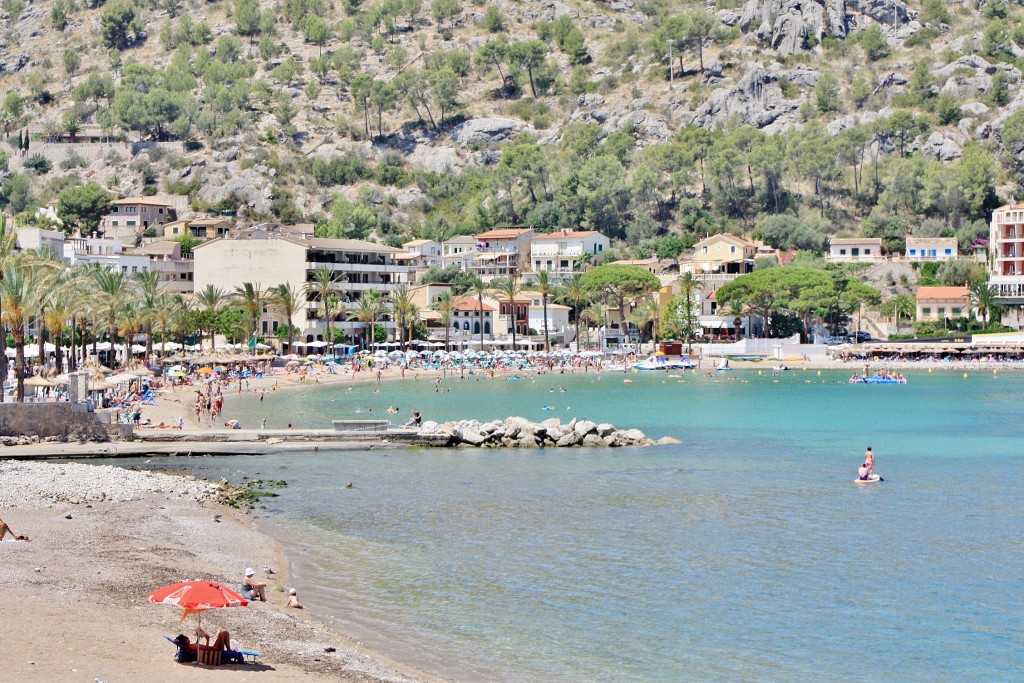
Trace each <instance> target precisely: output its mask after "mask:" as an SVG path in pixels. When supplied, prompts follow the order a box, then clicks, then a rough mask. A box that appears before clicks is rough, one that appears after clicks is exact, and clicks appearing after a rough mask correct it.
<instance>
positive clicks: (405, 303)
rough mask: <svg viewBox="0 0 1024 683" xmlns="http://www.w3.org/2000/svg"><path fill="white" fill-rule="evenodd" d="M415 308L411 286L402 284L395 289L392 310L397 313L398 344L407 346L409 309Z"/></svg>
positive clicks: (392, 294) (392, 296) (392, 295)
mask: <svg viewBox="0 0 1024 683" xmlns="http://www.w3.org/2000/svg"><path fill="white" fill-rule="evenodd" d="M411 306H413V303H412V295H411V294H410V293H409V285H407V284H405V283H402V284H400V285H398V286H397V287H395V291H394V292H392V293H391V308H392V310H393V311H394V312H395V322H396V326H397V328H398V330H397V331H398V342H399V343H400V344H402V345H403V346H404V345H405V341H406V337H405V328H406V321H407V320H408V319H409V309H410V307H411Z"/></svg>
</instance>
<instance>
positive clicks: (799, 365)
mask: <svg viewBox="0 0 1024 683" xmlns="http://www.w3.org/2000/svg"><path fill="white" fill-rule="evenodd" d="M717 361H718V359H717V358H711V357H705V358H704V359H702V360H701V361H700V367H699V370H700V371H701V372H704V371H707V370H712V369H713V368H714V367H715V364H716V363H717ZM780 364H782V365H785V366H786V367H788V368H790V369H791V370H808V371H810V370H843V371H849V372H850V374H851V375H852V374H854V373H863V371H864V368H865V367H866V368H868V369H869V371H871V372H874V371H877V370H899V371H905V370H921V371H926V372H927V371H935V372H958V373H963V372H968V373H972V372H973V373H977V372H985V373H991V372H992V371H993V370H996V371H998V372H1005V371H1022V370H1024V363H1021V362H1011V361H987V360H955V361H944V360H890V359H869V360H863V359H849V360H838V359H824V358H812V359H809V360H803V359H799V360H797V359H787V360H784V361H777V360H774V359H765V360H762V361H737V360H733V361H730V365H731V367H732V369H733V370H734V371H737V372H742V371H752V372H756V371H758V370H761V371H762V372H770V371H771V370H772V368H773V367H774V366H777V365H780ZM339 368H340V369H339V370H338V372H337V374H332V373H320V374H310V375H307V376H305V377H303V376H301V375H299V374H297V373H287V374H279V375H271V376H268V377H264V378H262V379H256V378H253V379H250V380H245V381H244V382H243V385H242V392H241V393H249V394H252V393H257V394H258V393H264V394H265V396H266V401H268V406H272V404H273V396H274V394H275V393H277V392H279V391H300V390H302V389H304V388H307V387H311V386H319V385H335V386H336V385H343V386H347V385H352V386H363V385H366V384H374V383H377V382H388V383H390V382H396V381H419V382H432V381H434V380H436V379H437V378H438V377H441V376H442V374H443V373H442V372H441V371H438V370H433V369H413V370H405V371H403V370H402V369H401V368H399V367H391V368H388V369H383V370H381V371H380V378H379V379H378V378H377V371H376V370H373V369H370V370H361V371H359V372H352V371H351V370H349V369H348V368H347V367H342V366H339ZM555 371H556V372H557V371H560V369H556V370H555ZM564 371H565V372H566V373H567V374H578V373H583V372H584V369H583V368H582V367H570V366H567V367H565V368H564ZM588 371H589V372H595V368H593V367H591V368H590V369H589V370H588ZM512 372H516V373H519V374H526V375H529V374H532V373H535V372H537V370H536V369H530V370H526V371H521V370H519V371H517V370H498V371H496V373H497V375H498V376H501V375H504V374H510V373H512ZM603 372H605V373H607V374H612V373H619V374H621V373H622V372H623V371H622V370H616V371H610V370H604V371H603ZM447 375H448V376H449V377H451V376H452V373H451V372H450V371H449V372H448V373H447ZM199 388H200V387H199V386H197V385H181V386H170V387H164V388H163V389H161V390H160V391H159V393H158V398H157V401H156V405H155V406H154V405H146V406H144V407H143V410H142V417H143V419H148V420H150V421H151V422H152V424H153V425H159V424H160V423H161V422H163V423H164V424H165V425H168V426H170V425H175V424H177V421H178V418H179V417H182V418H184V426H185V428H186V429H202V430H209V429H211V428H214V427H216V428H219V429H222V428H224V422H226V421H227V420H229V419H242V420H243V422H242V427H244V428H247V429H256V428H259V425H258V424H249V423H247V419H248V416H238V415H235V414H233V413H232V411H231V404H232V398H233V397H235V396H238V395H239V393H240V392H239V391H238V382H237V381H233V382H231V383H230V385H229V386H227V387H223V388H222V391H223V395H224V414H223V415H222V416H221V417H220V418H219V420H218V424H217V425H212V424H211V422H210V418H209V417H208V416H205V415H204V416H202V417H200V418H199V419H198V420H197V419H196V416H195V412H194V410H193V406H194V404H195V396H196V392H197V391H198V390H199ZM268 409H269V408H268ZM397 417H398V418H401V419H404V418H405V417H406V416H403V415H399V416H397ZM401 419H399V420H397V421H398V422H400V421H401ZM323 426H324V427H325V428H328V427H329V426H330V425H323Z"/></svg>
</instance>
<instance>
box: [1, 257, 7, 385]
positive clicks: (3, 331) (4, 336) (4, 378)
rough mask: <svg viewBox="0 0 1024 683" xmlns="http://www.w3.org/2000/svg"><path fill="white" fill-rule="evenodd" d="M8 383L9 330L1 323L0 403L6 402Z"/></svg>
mask: <svg viewBox="0 0 1024 683" xmlns="http://www.w3.org/2000/svg"><path fill="white" fill-rule="evenodd" d="M2 281H3V275H0V282H2ZM0 320H3V316H2V315H0ZM6 381H7V329H6V328H5V327H4V325H3V323H2V322H0V403H3V402H4V389H3V385H4V382H6Z"/></svg>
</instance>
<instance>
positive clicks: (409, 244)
mask: <svg viewBox="0 0 1024 683" xmlns="http://www.w3.org/2000/svg"><path fill="white" fill-rule="evenodd" d="M433 241H434V240H413V241H412V242H406V243H405V244H403V245H402V246H403V247H421V246H423V245H424V244H430V243H431V242H433Z"/></svg>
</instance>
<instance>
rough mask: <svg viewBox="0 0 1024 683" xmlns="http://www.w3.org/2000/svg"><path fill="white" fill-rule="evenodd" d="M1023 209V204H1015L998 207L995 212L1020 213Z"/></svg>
mask: <svg viewBox="0 0 1024 683" xmlns="http://www.w3.org/2000/svg"><path fill="white" fill-rule="evenodd" d="M1021 209H1024V202H1017V203H1016V204H1007V205H1006V206H1000V207H999V208H998V209H996V211H1020V210H1021Z"/></svg>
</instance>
